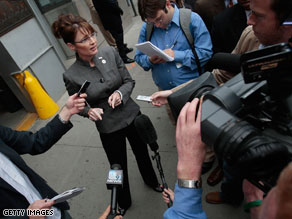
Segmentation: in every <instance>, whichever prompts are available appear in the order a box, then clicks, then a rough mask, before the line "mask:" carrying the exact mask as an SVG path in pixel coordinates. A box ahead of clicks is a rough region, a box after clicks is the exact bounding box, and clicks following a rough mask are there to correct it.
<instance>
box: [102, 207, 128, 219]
mask: <svg viewBox="0 0 292 219" xmlns="http://www.w3.org/2000/svg"><path fill="white" fill-rule="evenodd" d="M110 211H111V206H110V205H109V206H107V208H106V209H105V211H104V212H103V213H102V215H101V216H100V217H99V219H107V216H108V215H109V213H110ZM114 219H123V216H121V215H118V216H115V218H114Z"/></svg>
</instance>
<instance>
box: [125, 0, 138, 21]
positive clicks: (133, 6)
mask: <svg viewBox="0 0 292 219" xmlns="http://www.w3.org/2000/svg"><path fill="white" fill-rule="evenodd" d="M127 2H128V0H127ZM130 3H131V5H132V8H133V12H134V17H136V16H137V12H136V9H135V5H134V3H133V1H132V0H130Z"/></svg>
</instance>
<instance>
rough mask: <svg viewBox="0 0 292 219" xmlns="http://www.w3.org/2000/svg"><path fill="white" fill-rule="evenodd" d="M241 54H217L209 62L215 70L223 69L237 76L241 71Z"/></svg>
mask: <svg viewBox="0 0 292 219" xmlns="http://www.w3.org/2000/svg"><path fill="white" fill-rule="evenodd" d="M240 57H241V54H232V53H223V52H218V53H216V54H215V55H214V56H213V57H212V58H211V59H210V61H209V63H208V65H209V66H210V67H211V68H213V69H217V68H219V69H222V70H225V71H228V72H230V73H234V74H237V73H239V72H240V71H241V65H240Z"/></svg>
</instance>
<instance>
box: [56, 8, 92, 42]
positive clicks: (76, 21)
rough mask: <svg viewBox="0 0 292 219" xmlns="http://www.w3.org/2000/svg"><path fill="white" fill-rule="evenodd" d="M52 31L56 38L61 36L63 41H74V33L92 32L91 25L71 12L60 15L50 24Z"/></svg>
mask: <svg viewBox="0 0 292 219" xmlns="http://www.w3.org/2000/svg"><path fill="white" fill-rule="evenodd" d="M52 31H53V33H54V35H55V37H57V38H62V39H63V40H64V42H65V43H74V40H75V36H76V33H77V32H78V31H81V32H82V33H93V32H95V30H94V29H93V27H92V26H91V25H90V24H89V23H88V22H87V21H86V20H85V19H84V18H82V17H80V16H75V15H73V14H66V15H63V14H62V15H60V16H59V17H58V20H56V21H55V22H54V23H53V24H52Z"/></svg>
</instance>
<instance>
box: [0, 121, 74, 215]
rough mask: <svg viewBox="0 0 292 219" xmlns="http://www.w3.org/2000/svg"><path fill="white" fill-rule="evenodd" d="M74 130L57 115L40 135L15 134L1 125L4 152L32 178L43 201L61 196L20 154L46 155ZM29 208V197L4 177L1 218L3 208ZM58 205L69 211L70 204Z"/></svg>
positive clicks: (0, 149) (0, 144)
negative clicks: (70, 130)
mask: <svg viewBox="0 0 292 219" xmlns="http://www.w3.org/2000/svg"><path fill="white" fill-rule="evenodd" d="M71 128H72V124H71V123H70V122H69V123H68V124H63V123H61V122H60V121H59V119H58V118H57V116H56V117H55V118H54V119H53V120H52V121H50V122H49V123H48V124H47V125H46V126H45V127H43V128H41V129H40V130H39V131H38V132H36V133H32V132H29V131H14V130H12V129H10V128H7V127H4V126H1V125H0V152H1V153H3V154H4V155H6V156H7V157H8V158H9V159H10V160H11V161H12V162H13V163H14V164H15V165H16V166H17V167H18V168H19V169H21V170H22V171H23V172H24V173H25V174H26V175H27V176H28V178H29V179H30V181H31V182H32V184H33V185H34V186H35V188H36V189H37V190H38V191H39V193H40V194H41V196H42V198H47V197H48V198H52V197H54V196H55V195H57V193H56V192H55V191H54V190H53V189H52V188H51V187H49V186H48V185H47V183H46V181H45V180H44V179H43V178H41V177H40V176H39V175H38V174H37V173H35V172H34V171H33V170H32V169H31V168H30V167H29V166H27V165H26V163H25V162H24V160H23V159H22V158H21V156H20V155H21V154H31V155H36V154H41V153H44V152H45V151H47V150H48V149H50V148H51V147H52V146H53V145H54V144H55V143H56V142H57V141H58V140H59V139H60V138H61V137H62V136H63V135H64V134H65V133H66V132H67V131H68V130H69V129H71ZM28 206H29V202H28V201H27V200H26V198H25V197H24V196H23V195H21V194H20V193H19V192H18V191H16V190H15V189H14V188H13V187H12V186H10V185H9V184H8V183H7V182H6V181H4V180H3V179H2V178H0V217H1V218H2V217H3V209H16V208H18V209H26V208H27V207H28ZM55 206H56V207H57V208H59V209H61V210H68V209H69V205H68V203H67V202H63V203H60V204H56V205H55ZM17 218H20V217H17ZM24 218H27V217H24Z"/></svg>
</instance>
